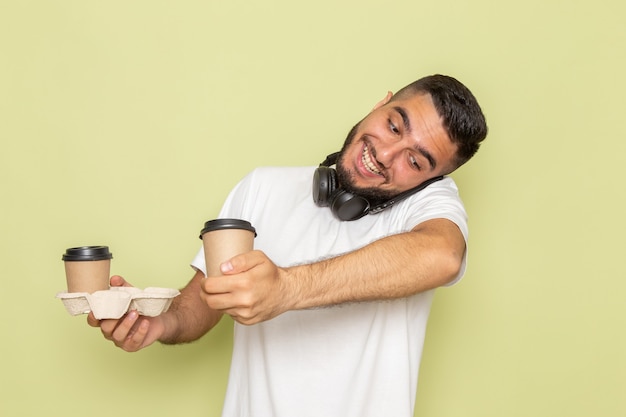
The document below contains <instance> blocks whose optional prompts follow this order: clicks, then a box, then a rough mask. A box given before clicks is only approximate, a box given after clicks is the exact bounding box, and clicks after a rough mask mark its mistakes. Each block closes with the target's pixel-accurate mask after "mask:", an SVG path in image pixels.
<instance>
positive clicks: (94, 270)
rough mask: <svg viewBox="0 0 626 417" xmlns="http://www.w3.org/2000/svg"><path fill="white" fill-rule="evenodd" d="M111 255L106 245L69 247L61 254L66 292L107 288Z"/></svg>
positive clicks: (91, 291)
mask: <svg viewBox="0 0 626 417" xmlns="http://www.w3.org/2000/svg"><path fill="white" fill-rule="evenodd" d="M112 258H113V255H112V254H111V253H110V252H109V248H108V246H81V247H77V248H69V249H67V250H66V251H65V254H64V255H63V261H64V263H65V278H66V280H67V292H69V293H74V292H86V293H89V294H92V293H94V292H96V291H100V290H108V289H109V274H110V271H111V259H112Z"/></svg>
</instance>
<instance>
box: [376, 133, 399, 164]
mask: <svg viewBox="0 0 626 417" xmlns="http://www.w3.org/2000/svg"><path fill="white" fill-rule="evenodd" d="M403 149H404V146H403V145H402V141H399V140H392V139H389V140H386V141H382V142H380V143H379V144H378V146H376V160H377V161H378V162H379V163H380V164H381V165H382V166H383V167H385V168H389V167H390V166H391V165H392V163H393V161H394V160H395V159H396V158H397V156H398V155H399V154H400V152H402V150H403Z"/></svg>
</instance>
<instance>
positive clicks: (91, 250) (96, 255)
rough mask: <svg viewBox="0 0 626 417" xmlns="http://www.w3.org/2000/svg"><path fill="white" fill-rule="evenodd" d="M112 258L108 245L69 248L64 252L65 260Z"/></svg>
mask: <svg viewBox="0 0 626 417" xmlns="http://www.w3.org/2000/svg"><path fill="white" fill-rule="evenodd" d="M112 258H113V254H112V253H111V252H109V247H108V246H80V247H78V248H69V249H67V250H66V251H65V254H63V260H64V261H102V260H105V259H112Z"/></svg>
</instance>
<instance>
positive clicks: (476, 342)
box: [0, 0, 626, 417]
mask: <svg viewBox="0 0 626 417" xmlns="http://www.w3.org/2000/svg"><path fill="white" fill-rule="evenodd" d="M625 13H626V6H624V5H623V2H621V1H618V0H597V1H593V2H592V1H589V0H588V1H564V0H563V1H557V0H541V1H540V0H530V1H523V2H520V1H515V2H512V1H496V0H476V1H461V0H454V1H452V0H440V1H436V2H435V1H423V0H419V1H396V0H389V1H369V0H359V1H356V0H354V1H335V0H333V1H330V0H318V1H315V2H306V3H305V2H296V1H288V0H273V1H270V0H266V1H241V0H234V1H185V0H183V1H178V2H166V1H117V0H115V1H86V0H80V1H63V0H59V1H28V0H24V1H7V0H4V1H2V2H0V53H1V61H2V62H1V63H0V138H1V141H2V147H1V150H0V179H1V181H2V182H1V190H2V194H1V195H2V200H1V206H0V207H1V213H0V265H1V266H2V286H3V288H2V300H1V302H0V318H1V319H0V320H1V323H2V324H1V326H2V327H1V328H0V334H1V335H2V343H1V348H0V349H1V350H2V351H1V355H0V360H1V361H2V362H1V363H0V370H1V371H0V381H1V385H0V415H3V416H43V415H61V414H63V415H66V416H83V415H89V416H110V415H119V416H144V415H145V416H147V415H150V416H155V417H156V416H172V415H184V416H192V417H193V416H217V415H218V414H219V412H220V410H221V404H222V399H223V395H224V391H225V385H226V378H227V371H228V366H229V360H230V348H231V336H232V322H231V321H229V320H224V321H223V322H222V323H221V324H220V325H219V327H218V328H217V329H216V330H215V331H214V332H213V333H211V334H209V335H207V336H206V337H204V338H203V339H201V340H200V341H199V342H197V343H194V344H189V345H184V346H176V347H164V346H160V345H155V346H153V347H151V348H149V349H147V350H145V351H143V352H141V353H137V354H128V353H125V352H122V351H121V350H118V349H116V348H115V347H114V346H113V345H112V344H111V343H109V342H107V341H105V340H104V339H103V338H102V337H101V335H100V333H99V330H97V329H93V328H90V327H88V326H87V325H86V323H85V319H84V317H82V316H81V317H71V316H69V315H68V314H67V313H66V312H65V310H64V308H63V306H62V303H61V302H60V301H59V300H57V299H55V294H56V293H57V292H58V291H61V290H63V289H64V286H65V283H64V273H63V265H62V262H61V254H62V253H63V251H64V250H65V248H67V247H71V246H78V245H84V244H106V245H109V246H110V247H111V250H112V252H113V254H114V259H113V265H112V273H116V274H121V275H123V276H125V277H126V278H127V279H128V280H129V281H131V282H132V283H133V284H135V285H136V286H139V287H146V286H165V287H180V286H182V285H184V284H185V283H186V281H187V280H188V279H189V278H191V276H192V270H191V269H190V268H189V266H188V265H189V262H190V260H191V258H192V257H193V256H194V254H195V252H196V250H198V249H199V247H200V243H201V242H200V240H199V239H198V237H197V235H198V232H199V229H200V228H201V226H202V223H203V222H204V221H205V220H207V219H209V218H212V217H214V216H215V215H216V214H217V212H218V210H219V207H220V206H221V204H222V202H223V200H224V198H225V196H226V194H227V193H228V191H229V190H230V188H231V187H232V186H233V185H234V184H235V183H236V182H237V181H238V180H239V179H240V178H241V177H242V176H243V175H244V174H245V173H247V172H248V171H250V170H251V169H252V168H254V167H256V166H261V165H314V164H317V163H319V162H320V161H321V160H322V159H323V158H324V156H325V155H326V154H328V153H330V152H332V151H335V150H337V149H338V148H339V146H340V144H341V142H342V141H343V138H344V137H345V134H346V132H347V131H348V130H349V128H350V127H352V125H353V124H354V123H355V122H356V121H358V120H359V119H360V118H361V117H362V116H364V115H365V114H366V113H367V112H368V111H369V110H370V109H371V108H372V106H373V105H374V104H375V103H376V102H377V101H379V100H380V99H382V98H383V97H384V95H385V93H386V92H387V90H392V91H396V90H397V89H399V88H400V87H402V86H403V85H405V84H407V83H409V82H411V81H413V80H414V79H416V78H419V77H421V76H423V75H427V74H432V73H445V74H450V75H454V76H456V77H458V78H459V79H460V80H462V81H463V82H465V83H466V84H467V85H468V86H469V87H470V88H471V89H472V90H473V91H474V93H475V94H476V96H477V97H478V99H479V101H480V102H481V104H482V106H483V109H484V111H485V113H486V115H487V117H488V122H489V125H490V135H489V137H488V139H487V141H486V142H485V143H484V146H483V148H482V149H481V151H480V152H479V154H478V155H477V156H476V158H475V159H474V160H472V161H471V162H470V163H469V164H468V165H467V166H465V167H463V168H461V169H460V170H459V171H457V172H456V173H455V174H454V178H455V179H456V180H457V182H458V184H459V186H460V188H461V193H462V197H463V199H464V201H465V203H466V206H467V210H468V213H469V216H470V230H471V232H470V251H471V252H470V257H469V270H468V272H467V274H466V276H465V279H464V280H463V281H462V282H461V283H460V284H459V285H457V286H454V287H452V288H447V289H443V290H440V291H439V292H438V293H437V296H436V298H435V304H434V306H433V310H432V315H431V321H430V324H429V329H428V336H427V341H426V346H425V353H424V357H423V361H422V370H421V374H420V386H419V389H418V394H417V410H416V415H419V416H432V417H435V416H437V417H440V416H446V417H457V416H458V417H461V416H463V417H468V416H477V417H478V416H480V417H484V416H494V417H502V416H507V417H513V416H524V417H526V416H534V417H537V416H568V417H577V416H581V417H582V416H616V417H617V416H624V415H626V402H625V401H624V397H623V396H624V392H626V381H625V378H626V353H625V352H626V343H625V342H626V336H625V334H624V330H625V324H626V323H625V322H626V314H625V313H626V309H625V308H624V307H625V306H624V304H625V302H624V293H625V290H626V284H625V279H624V278H625V277H624V271H623V258H622V256H623V254H622V253H623V249H624V243H623V242H624V240H623V238H624V232H625V222H624V213H625V212H626V203H625V201H624V195H623V194H624V193H623V188H622V186H621V185H620V184H621V181H622V179H623V178H624V174H625V173H626V172H625V168H624V165H623V163H622V160H623V158H624V154H625V153H626V127H625V124H624V113H625V111H626V108H625V107H626V106H625V104H624V103H625V101H624V97H626V81H624V74H625V73H626V47H625V45H626V26H625V25H624V23H623V17H624V14H625Z"/></svg>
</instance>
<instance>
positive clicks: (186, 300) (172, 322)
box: [159, 271, 222, 344]
mask: <svg viewBox="0 0 626 417" xmlns="http://www.w3.org/2000/svg"><path fill="white" fill-rule="evenodd" d="M202 279H204V274H203V273H202V272H200V271H198V272H196V275H195V276H194V277H193V278H192V279H191V281H190V282H189V284H187V286H186V287H185V288H183V289H182V290H181V293H180V295H179V296H178V297H176V298H175V299H174V300H173V302H172V305H171V306H170V308H169V310H168V311H167V312H166V313H165V314H164V315H163V317H162V318H163V325H164V333H163V335H162V336H161V337H160V338H159V341H160V342H161V343H163V344H177V343H188V342H192V341H194V340H197V339H199V338H200V337H202V336H203V335H204V334H206V333H207V332H208V331H209V330H211V328H213V327H214V326H215V325H216V324H217V323H218V322H219V320H220V319H221V317H222V314H221V313H218V312H217V311H215V310H211V309H210V308H209V307H208V306H207V305H206V304H205V303H204V302H203V301H202V299H201V298H200V295H199V293H200V282H201V281H202Z"/></svg>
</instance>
